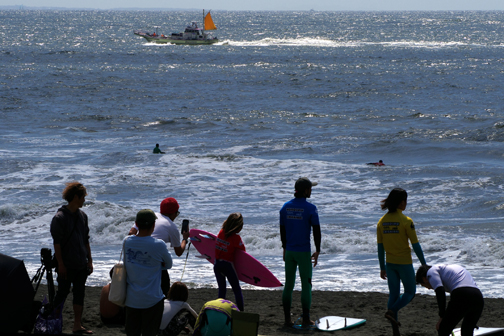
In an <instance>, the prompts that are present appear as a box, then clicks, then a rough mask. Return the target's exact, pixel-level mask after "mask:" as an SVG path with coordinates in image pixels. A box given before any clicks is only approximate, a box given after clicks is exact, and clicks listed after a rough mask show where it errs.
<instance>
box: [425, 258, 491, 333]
mask: <svg viewBox="0 0 504 336" xmlns="http://www.w3.org/2000/svg"><path fill="white" fill-rule="evenodd" d="M416 282H417V283H418V284H420V285H422V286H423V287H425V288H428V289H433V290H434V291H435V292H436V299H437V303H438V307H439V321H438V323H437V324H436V330H437V331H438V335H439V336H449V335H451V332H452V331H453V328H455V327H456V326H457V324H458V323H459V322H460V320H462V318H463V319H464V321H463V322H462V328H461V334H462V336H472V335H473V330H474V328H477V326H476V324H477V323H478V321H479V318H480V317H481V312H482V311H483V306H484V301H483V295H482V294H481V291H480V290H479V288H478V286H477V285H476V282H475V281H474V279H473V277H472V276H471V274H470V273H469V272H468V271H467V270H466V269H465V268H464V267H462V266H459V265H434V266H427V265H422V266H420V268H419V269H418V271H417V273H416ZM445 292H448V293H450V294H451V295H450V302H449V303H448V307H446V293H445ZM445 307H446V308H445Z"/></svg>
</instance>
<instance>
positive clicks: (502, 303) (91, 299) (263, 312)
mask: <svg viewBox="0 0 504 336" xmlns="http://www.w3.org/2000/svg"><path fill="white" fill-rule="evenodd" d="M46 290H47V288H46V287H45V286H43V285H41V286H40V287H39V289H38V291H37V294H36V299H40V300H41V299H42V298H43V296H44V294H45V293H46ZM100 291H101V288H99V287H87V288H86V298H85V303H84V304H85V307H84V315H83V324H84V325H85V326H86V327H87V328H89V329H91V330H93V331H94V333H95V334H96V335H110V336H112V335H123V334H125V331H124V327H120V326H105V325H103V323H102V322H101V320H100V317H99V297H100ZM216 295H217V289H206V288H204V289H190V290H189V300H188V303H189V304H190V305H191V307H193V308H194V309H195V310H196V311H199V310H200V308H201V307H202V305H203V304H204V303H205V302H207V301H210V300H213V299H215V298H216ZM229 295H230V296H229ZM243 295H244V299H245V311H247V312H250V313H257V314H259V315H260V325H259V334H260V335H298V334H302V335H311V334H318V333H321V331H317V330H296V329H293V328H283V310H282V305H281V295H282V291H278V290H275V291H265V290H245V291H244V293H243ZM228 296H229V297H228V299H231V300H232V301H233V299H234V296H233V293H232V291H231V290H228ZM71 299H72V294H70V295H69V296H68V298H67V303H66V305H65V308H64V312H63V314H64V315H63V332H64V333H68V334H71V332H72V330H71V328H72V321H73V311H72V305H71V304H69V303H71ZM386 305H387V294H383V293H365V292H330V291H314V292H313V302H312V310H311V316H312V319H316V318H320V317H324V316H329V315H336V316H347V317H356V318H364V319H366V320H367V321H366V323H365V324H364V325H362V326H359V327H357V328H354V329H349V330H342V331H334V332H330V333H329V334H337V335H349V336H351V335H373V336H382V335H383V336H384V335H392V331H391V328H390V324H389V323H388V321H387V320H386V319H385V318H384V317H383V314H384V313H385V311H386ZM503 311H504V299H501V298H499V299H488V298H487V299H485V309H484V311H483V316H482V317H481V319H480V323H479V325H480V326H481V327H504V316H503V315H502V312H503ZM292 313H293V318H294V319H295V318H297V317H298V316H299V315H300V314H301V304H300V292H294V296H293V309H292ZM399 314H400V315H399V319H400V322H401V324H402V327H401V333H402V335H403V336H431V335H437V333H436V331H435V324H436V322H437V320H438V318H437V304H436V299H435V297H434V296H430V295H418V294H417V296H416V297H415V299H414V300H413V301H412V302H411V303H410V304H409V305H408V306H406V307H405V308H404V309H403V310H401V311H400V313H399ZM182 335H183V334H182Z"/></svg>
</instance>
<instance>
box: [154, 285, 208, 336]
mask: <svg viewBox="0 0 504 336" xmlns="http://www.w3.org/2000/svg"><path fill="white" fill-rule="evenodd" d="M188 298H189V290H188V289H187V286H186V285H185V284H184V283H182V282H179V281H177V282H174V283H173V285H171V287H170V290H169V292H168V299H167V300H165V301H164V311H163V319H162V320H161V326H160V328H159V329H160V331H159V335H162V336H176V335H178V334H180V332H181V331H182V330H186V331H188V330H187V329H186V328H187V325H190V326H191V327H192V328H194V324H195V323H196V318H197V317H198V314H197V313H196V312H195V311H194V310H193V309H192V308H191V306H189V304H188V303H187V302H186V301H187V299H188Z"/></svg>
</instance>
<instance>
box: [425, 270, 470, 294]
mask: <svg viewBox="0 0 504 336" xmlns="http://www.w3.org/2000/svg"><path fill="white" fill-rule="evenodd" d="M427 280H428V281H429V283H430V284H431V286H432V288H433V289H434V290H436V289H437V288H439V287H441V286H442V287H444V289H445V291H447V292H448V293H451V292H452V291H453V290H454V289H457V288H461V287H473V288H478V286H477V285H476V282H475V281H474V279H473V277H472V276H471V274H470V273H469V272H468V271H467V270H466V269H465V268H464V267H462V266H459V265H434V266H432V267H431V268H430V269H429V270H428V271H427Z"/></svg>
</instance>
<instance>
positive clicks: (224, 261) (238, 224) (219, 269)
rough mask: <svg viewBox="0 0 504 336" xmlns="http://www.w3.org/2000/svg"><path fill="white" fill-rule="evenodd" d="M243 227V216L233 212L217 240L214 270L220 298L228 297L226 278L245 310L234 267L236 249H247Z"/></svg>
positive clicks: (239, 307) (223, 225) (241, 307)
mask: <svg viewBox="0 0 504 336" xmlns="http://www.w3.org/2000/svg"><path fill="white" fill-rule="evenodd" d="M242 228H243V216H242V215H241V213H239V212H235V213H232V214H231V215H229V217H228V218H227V219H226V220H225V221H224V223H223V224H222V228H221V230H220V231H219V234H218V235H217V239H216V241H215V264H214V272H215V278H216V279H217V284H218V285H219V298H222V299H225V298H226V278H227V280H228V281H229V284H230V285H231V288H233V292H234V294H235V299H236V305H237V306H238V309H240V311H243V310H244V304H243V294H242V290H241V287H240V281H239V280H238V274H237V273H236V270H235V267H234V259H235V251H236V250H237V249H239V250H243V251H245V245H243V241H242V239H241V237H240V236H239V235H238V233H240V231H241V230H242Z"/></svg>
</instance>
